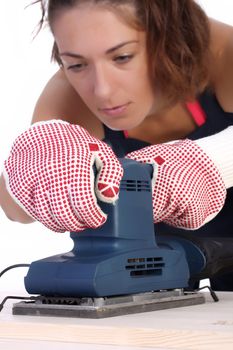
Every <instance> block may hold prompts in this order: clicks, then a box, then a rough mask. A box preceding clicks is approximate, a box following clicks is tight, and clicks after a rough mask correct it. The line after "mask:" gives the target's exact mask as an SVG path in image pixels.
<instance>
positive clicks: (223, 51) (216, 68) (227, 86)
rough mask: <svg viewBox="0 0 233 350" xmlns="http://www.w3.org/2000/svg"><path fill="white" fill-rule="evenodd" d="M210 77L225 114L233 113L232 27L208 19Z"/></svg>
mask: <svg viewBox="0 0 233 350" xmlns="http://www.w3.org/2000/svg"><path fill="white" fill-rule="evenodd" d="M210 33H211V51H212V53H213V62H212V64H211V69H212V71H211V77H212V81H213V86H214V90H215V94H216V97H217V99H218V101H219V103H220V104H221V106H222V108H223V109H224V110H225V111H226V112H233V64H232V63H233V27H232V26H230V25H228V24H225V23H222V22H218V21H216V20H213V19H210Z"/></svg>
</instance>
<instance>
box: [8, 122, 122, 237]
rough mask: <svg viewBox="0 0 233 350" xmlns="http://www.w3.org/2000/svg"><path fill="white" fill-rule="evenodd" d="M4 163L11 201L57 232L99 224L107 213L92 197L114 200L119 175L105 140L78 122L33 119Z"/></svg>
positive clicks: (116, 163)
mask: <svg viewBox="0 0 233 350" xmlns="http://www.w3.org/2000/svg"><path fill="white" fill-rule="evenodd" d="M4 165H5V170H4V177H5V181H6V184H7V188H8V191H9V193H10V194H11V196H12V197H13V199H14V200H15V201H16V202H17V203H18V204H19V205H20V207H21V208H23V209H24V211H25V212H26V213H27V214H28V215H30V216H31V217H32V218H34V219H35V220H38V221H40V222H41V223H42V224H44V225H45V226H46V227H48V228H49V229H51V230H53V231H57V232H65V231H82V230H84V229H85V228H90V227H91V228H96V227H98V226H100V225H101V224H103V223H104V222H105V221H106V214H105V213H103V211H102V210H101V209H100V207H99V206H98V204H97V198H96V196H97V197H98V198H99V199H100V200H102V201H105V202H109V203H113V202H115V201H116V200H117V198H118V192H119V183H120V180H121V178H122V175H123V169H122V166H121V165H120V163H119V161H118V160H117V158H116V156H115V154H114V153H113V151H112V150H111V148H110V147H109V146H108V145H107V144H105V143H104V142H102V141H100V140H97V139H96V138H94V137H92V136H91V135H90V134H89V133H88V132H87V131H86V130H85V129H83V128H82V127H80V126H77V125H72V124H69V123H67V122H64V121H58V120H52V121H47V122H39V123H36V124H34V125H32V126H31V127H30V128H29V129H28V130H27V131H26V132H24V133H23V134H21V135H20V136H19V137H18V138H17V139H16V141H15V143H14V145H13V147H12V150H11V153H10V156H9V158H8V159H7V160H6V161H5V164H4ZM94 166H95V167H96V170H97V174H96V177H95V176H94V170H93V167H94Z"/></svg>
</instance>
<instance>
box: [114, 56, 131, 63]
mask: <svg viewBox="0 0 233 350" xmlns="http://www.w3.org/2000/svg"><path fill="white" fill-rule="evenodd" d="M132 58H133V55H121V56H117V57H115V58H114V61H115V62H117V63H127V62H129V61H130V60H131V59H132Z"/></svg>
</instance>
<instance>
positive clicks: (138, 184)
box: [120, 180, 151, 192]
mask: <svg viewBox="0 0 233 350" xmlns="http://www.w3.org/2000/svg"><path fill="white" fill-rule="evenodd" d="M120 189H121V190H122V191H132V192H151V188H150V183H149V181H142V180H122V181H121V185H120Z"/></svg>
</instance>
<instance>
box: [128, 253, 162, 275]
mask: <svg viewBox="0 0 233 350" xmlns="http://www.w3.org/2000/svg"><path fill="white" fill-rule="evenodd" d="M127 263H128V264H127V265H126V266H125V269H126V270H129V271H130V276H132V277H140V276H141V277H143V276H151V275H156V276H158V275H162V272H163V271H162V268H163V267H164V266H165V264H164V262H163V258H162V257H153V258H130V259H127Z"/></svg>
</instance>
